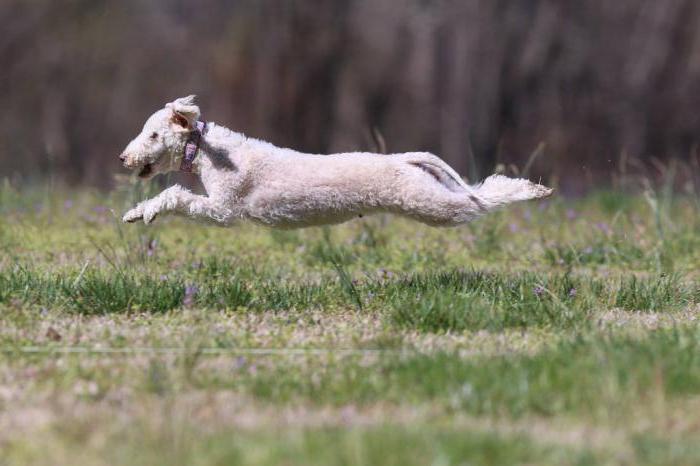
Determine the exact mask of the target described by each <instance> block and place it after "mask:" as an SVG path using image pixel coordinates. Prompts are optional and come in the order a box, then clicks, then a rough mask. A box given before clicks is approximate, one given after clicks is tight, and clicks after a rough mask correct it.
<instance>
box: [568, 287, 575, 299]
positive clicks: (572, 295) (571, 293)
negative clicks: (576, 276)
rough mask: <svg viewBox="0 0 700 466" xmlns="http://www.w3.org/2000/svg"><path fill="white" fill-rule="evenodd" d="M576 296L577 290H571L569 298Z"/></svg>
mask: <svg viewBox="0 0 700 466" xmlns="http://www.w3.org/2000/svg"><path fill="white" fill-rule="evenodd" d="M575 296H576V288H571V289H570V290H569V298H573V297H575Z"/></svg>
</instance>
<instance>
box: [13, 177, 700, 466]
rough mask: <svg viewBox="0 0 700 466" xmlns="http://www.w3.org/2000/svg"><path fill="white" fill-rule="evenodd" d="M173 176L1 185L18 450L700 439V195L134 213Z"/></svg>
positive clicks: (393, 449) (654, 460) (674, 458)
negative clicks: (306, 220)
mask: <svg viewBox="0 0 700 466" xmlns="http://www.w3.org/2000/svg"><path fill="white" fill-rule="evenodd" d="M152 190H153V187H149V186H140V185H136V186H134V187H132V188H130V189H128V190H117V191H115V193H114V194H111V195H109V196H105V195H101V194H98V193H89V192H70V191H66V192H60V191H59V192H53V191H49V190H48V189H44V188H42V189H34V190H27V191H22V192H19V191H16V190H14V189H13V188H12V187H11V186H10V185H9V184H8V183H5V184H2V185H0V214H1V215H0V347H1V348H0V426H2V427H3V428H2V429H1V430H0V451H2V455H0V466H5V465H14V464H52V465H53V464H71V465H74V464H116V465H119V464H129V465H134V464H135V465H138V464H280V463H282V464H620V463H624V464H650V465H651V464H697V463H698V461H700V457H699V456H698V453H697V450H696V449H695V448H693V446H694V445H696V444H697V442H698V431H697V419H696V416H695V415H694V413H696V412H698V411H699V410H700V343H699V342H700V324H699V323H698V322H700V320H698V318H699V317H700V272H699V271H700V235H698V231H700V213H699V212H698V209H697V206H698V205H697V201H696V200H694V199H690V198H683V197H680V196H679V197H670V196H669V194H668V193H666V194H665V195H664V196H662V197H659V198H657V197H655V196H654V195H653V194H651V195H649V196H633V195H622V194H618V193H614V192H604V193H594V194H593V195H591V196H589V197H587V198H584V199H581V200H577V201H566V200H563V199H557V198H554V199H553V200H551V201H549V202H547V203H541V204H538V203H524V204H520V205H517V206H514V207H512V208H509V209H506V210H503V211H501V212H497V213H495V214H493V215H491V216H487V217H485V218H484V219H481V220H479V221H477V222H474V223H471V224H469V225H465V226H463V227H460V228H453V229H432V228H429V227H425V226H423V225H418V224H415V223H412V222H409V221H406V220H402V219H398V218H393V217H376V218H367V219H362V220H357V221H354V222H350V223H348V224H345V225H341V226H336V227H330V228H319V229H306V230H298V231H270V230H265V229H262V228H258V227H254V226H252V225H246V224H243V225H238V226H235V227H233V228H230V229H224V228H218V227H209V226H204V225H199V224H195V223H191V222H188V221H186V220H183V219H173V218H167V217H164V218H159V219H158V220H157V221H156V223H155V224H154V225H153V226H151V227H144V226H143V225H122V224H121V223H120V222H119V221H118V218H119V214H120V213H121V212H123V211H124V210H125V208H126V207H128V206H129V205H130V204H132V203H133V202H134V201H135V200H137V199H140V198H142V197H143V196H145V195H146V194H147V192H149V191H152ZM68 201H69V202H68ZM112 211H114V214H113V213H112Z"/></svg>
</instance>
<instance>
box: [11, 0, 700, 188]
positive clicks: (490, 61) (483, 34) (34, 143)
mask: <svg viewBox="0 0 700 466" xmlns="http://www.w3.org/2000/svg"><path fill="white" fill-rule="evenodd" d="M0 18H2V24H3V32H2V35H1V36H0V83H1V85H0V102H2V104H3V111H2V112H0V122H1V124H0V141H1V142H2V144H1V145H0V177H2V178H5V177H7V178H10V179H19V180H26V179H45V178H46V177H47V176H52V177H55V178H57V179H60V180H62V181H64V182H66V183H68V184H71V185H73V184H86V185H92V186H100V187H109V186H110V183H111V182H112V176H113V174H114V173H118V172H120V171H123V169H121V168H120V165H119V163H118V160H117V155H118V154H119V153H120V152H121V150H122V149H123V147H124V146H125V145H126V144H127V142H128V141H129V140H130V139H131V138H132V137H133V136H135V135H136V134H137V133H138V132H139V131H140V128H141V126H142V125H143V123H144V121H145V119H146V117H147V116H148V115H150V114H151V113H152V112H153V111H155V110H156V109H158V108H160V107H162V105H163V104H164V103H165V102H167V101H170V100H172V99H174V98H176V97H179V96H182V95H187V94H191V93H195V94H197V95H198V96H199V102H200V106H201V108H202V111H203V117H204V118H205V119H209V120H213V121H216V122H220V123H222V124H224V125H226V126H228V127H230V128H232V129H234V130H237V131H241V132H244V133H246V134H247V135H249V136H253V137H257V138H261V139H265V140H268V141H270V142H272V143H274V144H276V145H281V146H289V147H292V148H295V149H298V150H302V151H309V152H337V151H351V150H363V149H364V150H367V149H375V144H374V141H373V138H372V136H371V135H372V128H376V129H377V130H378V131H379V132H380V133H381V135H382V136H383V137H384V139H385V140H386V143H387V147H388V150H389V151H394V152H398V151H407V150H429V151H431V152H434V153H436V154H438V155H440V156H441V157H443V158H444V159H445V160H447V161H448V162H449V163H451V164H452V165H453V166H454V167H455V168H457V170H458V171H459V172H461V173H462V174H464V175H467V176H468V177H469V178H471V179H475V178H477V177H479V176H483V175H486V174H488V173H489V172H492V171H493V170H494V169H495V168H496V166H497V165H499V164H503V165H505V166H508V165H509V164H514V165H517V166H520V167H523V166H525V165H526V164H527V161H528V160H529V159H530V156H531V154H532V153H533V151H540V152H541V153H542V155H541V156H540V157H538V158H537V159H536V161H535V162H534V164H533V165H532V169H531V171H530V176H532V177H539V176H541V177H543V178H544V179H550V180H551V179H552V178H556V179H558V180H559V185H560V188H561V189H562V191H564V192H567V193H578V192H582V191H584V190H586V189H588V188H590V187H591V186H592V185H593V184H594V183H598V182H599V183H601V184H606V183H610V181H611V173H615V172H619V171H620V170H624V169H625V166H629V165H630V164H638V165H639V164H641V165H644V166H649V167H654V166H667V165H668V164H669V162H670V161H671V160H675V161H679V162H680V163H682V164H687V166H688V167H695V168H697V154H696V151H697V147H696V146H697V142H698V139H699V135H700V112H698V109H699V108H700V2H698V1H697V0H614V1H611V0H586V1H580V0H462V1H438V0H435V1H429V0H354V1H345V0H325V1H322V0H318V1H317V0H276V1H273V0H238V1H227V0H197V1H185V0H173V1H170V0H149V1H141V0H120V1H108V0H61V1H51V0H0ZM538 148H539V149H538ZM680 172H681V174H682V175H684V176H691V177H692V176H698V174H697V172H696V173H693V171H692V169H691V170H680Z"/></svg>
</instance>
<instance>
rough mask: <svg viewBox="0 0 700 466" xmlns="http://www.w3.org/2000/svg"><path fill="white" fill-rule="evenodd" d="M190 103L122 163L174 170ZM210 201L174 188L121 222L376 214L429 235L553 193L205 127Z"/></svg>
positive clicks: (408, 160) (319, 221)
mask: <svg viewBox="0 0 700 466" xmlns="http://www.w3.org/2000/svg"><path fill="white" fill-rule="evenodd" d="M199 116H200V112H199V107H197V106H196V105H195V104H194V96H189V97H185V98H181V99H177V100H175V101H174V102H171V103H169V104H167V105H166V107H165V108H164V109H161V110H159V111H157V112H156V113H154V114H153V115H152V116H151V117H150V118H149V119H148V120H147V121H146V124H145V125H144V128H143V131H142V132H141V134H139V135H138V136H137V137H136V138H135V139H134V140H133V141H131V143H129V145H128V146H127V148H126V150H125V151H124V153H123V154H122V155H121V156H120V159H121V160H122V161H123V162H124V165H125V166H126V167H127V168H131V169H136V170H139V176H141V177H144V178H148V177H151V176H153V175H154V174H156V173H163V172H167V171H172V170H177V169H178V167H179V166H180V161H181V159H182V155H183V152H184V147H185V143H186V141H187V138H188V135H189V132H190V131H191V130H192V128H194V126H195V123H196V121H197V120H198V119H199ZM193 172H194V173H197V174H199V176H200V178H201V180H202V183H203V185H204V187H205V189H206V192H207V195H205V196H204V195H198V194H193V193H191V192H190V191H188V190H187V189H185V188H183V187H181V186H179V185H175V186H171V187H170V188H168V189H166V190H165V191H163V192H161V193H160V194H159V195H158V196H156V197H154V198H153V199H149V200H146V201H144V202H141V203H140V204H138V205H137V206H136V207H135V208H133V209H131V210H129V211H128V212H127V213H126V214H125V215H124V221H125V222H133V221H136V220H139V219H143V221H144V223H146V224H148V223H150V222H151V221H152V220H153V219H154V218H155V217H156V215H158V214H163V213H166V212H171V213H178V214H183V215H187V216H189V217H193V218H199V219H207V220H211V221H214V222H216V223H220V224H230V223H232V222H233V221H235V220H237V219H248V220H252V221H254V222H257V223H260V224H263V225H267V226H270V227H276V228H296V227H305V226H311V225H323V224H333V223H340V222H345V221H347V220H349V219H351V218H353V217H357V216H360V215H363V214H372V213H377V212H391V213H395V214H400V215H404V216H407V217H410V218H413V219H415V220H418V221H420V222H423V223H427V224H429V225H435V226H451V225H459V224H461V223H464V222H467V221H469V220H471V219H473V218H474V217H476V216H478V215H481V214H484V213H486V212H489V211H491V210H493V209H495V208H498V207H500V206H503V205H505V204H509V203H511V202H515V201H521V200H527V199H537V198H542V197H547V196H549V195H550V194H551V193H552V190H551V189H549V188H547V187H545V186H541V185H538V184H534V183H531V182H530V181H528V180H524V179H512V178H507V177H505V176H500V175H494V176H491V177H489V178H487V179H486V180H485V181H484V182H483V183H482V184H480V185H478V186H468V185H467V184H466V183H465V182H464V181H463V180H462V178H461V177H460V176H459V175H458V174H457V173H456V172H455V171H454V170H453V169H452V168H451V167H450V166H449V165H447V164H446V163H445V162H443V161H442V160H441V159H440V158H439V157H437V156H435V155H433V154H430V153H427V152H408V153H403V154H390V155H383V154H374V153H367V152H353V153H344V154H333V155H315V154H305V153H301V152H297V151H294V150H291V149H283V148H279V147H275V146H273V145H272V144H269V143H267V142H263V141H259V140H256V139H252V138H247V137H245V136H244V135H243V134H241V133H236V132H233V131H231V130H229V129H227V128H225V127H223V126H219V125H216V124H214V123H211V122H209V123H208V131H207V132H206V134H205V135H204V136H203V137H202V140H201V142H200V148H199V153H198V154H197V157H196V159H195V161H194V164H193Z"/></svg>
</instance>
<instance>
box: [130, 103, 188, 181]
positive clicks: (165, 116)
mask: <svg viewBox="0 0 700 466" xmlns="http://www.w3.org/2000/svg"><path fill="white" fill-rule="evenodd" d="M194 98H195V96H193V95H191V96H188V97H182V98H180V99H176V100H175V101H173V102H170V103H168V104H165V108H163V109H161V110H158V111H157V112H155V113H154V114H153V115H151V116H150V117H149V118H148V120H146V124H144V125H143V129H142V130H141V133H140V134H139V135H138V136H136V137H135V138H134V139H133V140H132V141H131V142H130V143H129V145H128V146H126V149H124V152H122V154H121V155H120V156H119V160H121V161H122V163H123V164H124V166H125V167H126V168H128V169H130V170H136V171H138V176H139V177H140V178H150V177H152V176H154V175H156V174H158V173H165V172H169V171H172V170H177V169H178V168H179V163H180V160H181V158H182V154H183V151H184V148H185V144H186V143H187V138H188V136H189V134H190V131H192V130H193V129H194V128H195V125H196V123H197V119H199V107H198V106H197V105H195V103H194Z"/></svg>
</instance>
